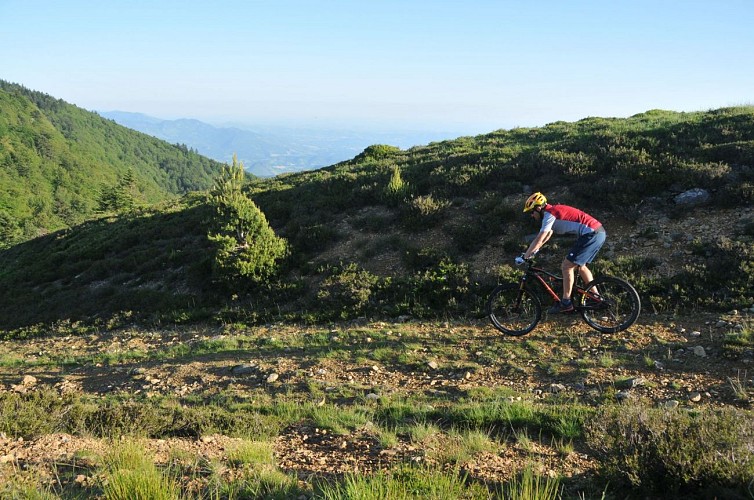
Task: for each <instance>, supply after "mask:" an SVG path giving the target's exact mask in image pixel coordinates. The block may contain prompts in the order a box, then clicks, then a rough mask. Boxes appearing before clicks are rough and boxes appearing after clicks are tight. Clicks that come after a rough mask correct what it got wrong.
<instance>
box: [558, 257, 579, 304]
mask: <svg viewBox="0 0 754 500" xmlns="http://www.w3.org/2000/svg"><path fill="white" fill-rule="evenodd" d="M577 267H579V265H578V264H574V263H573V262H571V261H570V260H568V257H566V258H565V259H563V264H562V265H561V266H560V270H561V271H562V272H563V294H562V295H561V297H562V298H563V299H566V300H569V299H570V298H571V290H573V283H574V282H575V281H576V268H577Z"/></svg>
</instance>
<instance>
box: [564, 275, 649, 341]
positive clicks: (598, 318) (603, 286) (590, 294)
mask: <svg viewBox="0 0 754 500" xmlns="http://www.w3.org/2000/svg"><path fill="white" fill-rule="evenodd" d="M579 306H580V307H579V310H580V311H581V316H582V317H583V318H584V321H586V322H587V324H588V325H589V326H591V327H592V328H594V329H595V330H597V331H600V332H602V333H616V332H621V331H623V330H625V329H626V328H628V327H630V326H631V325H633V324H634V323H635V322H636V320H637V319H638V318H639V313H640V312H641V300H640V299H639V294H638V293H637V292H636V290H635V289H634V287H633V286H631V284H630V283H628V282H627V281H624V280H622V279H620V278H615V277H612V276H600V277H598V278H596V279H594V280H592V281H591V282H590V283H588V284H587V285H586V286H585V287H584V291H583V292H582V293H581V298H580V304H579Z"/></svg>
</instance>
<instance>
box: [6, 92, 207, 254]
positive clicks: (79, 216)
mask: <svg viewBox="0 0 754 500" xmlns="http://www.w3.org/2000/svg"><path fill="white" fill-rule="evenodd" d="M219 170H220V164H219V163H218V162H215V161H212V160H209V159H207V158H204V157H202V156H200V155H198V154H196V153H195V152H193V151H190V150H189V149H188V148H186V147H185V146H180V145H170V144H167V143H165V142H163V141H159V140H157V139H154V138H152V137H150V136H147V135H145V134H141V133H138V132H135V131H132V130H129V129H127V128H125V127H122V126H120V125H117V124H116V123H114V122H113V121H111V120H105V119H103V118H101V117H100V116H98V115H97V114H95V113H91V112H89V111H85V110H83V109H81V108H78V107H76V106H74V105H72V104H68V103H66V102H65V101H62V100H60V99H55V98H54V97H51V96H49V95H47V94H44V93H41V92H37V91H33V90H29V89H26V88H24V87H22V86H20V85H16V84H12V83H8V82H5V81H2V80H0V246H8V245H10V244H12V243H14V242H20V241H23V240H26V239H29V238H33V237H36V236H39V235H41V234H45V233H48V232H50V231H54V230H57V229H61V228H65V227H71V226H73V225H76V224H78V223H81V222H83V221H85V220H87V219H89V218H91V217H92V216H93V215H94V214H95V213H96V212H97V211H98V210H100V209H102V210H103V211H105V212H107V211H109V210H111V209H113V208H115V209H118V208H123V207H121V206H118V205H119V204H120V205H126V208H128V207H132V206H138V205H147V204H152V203H155V202H157V201H160V200H165V199H167V198H169V197H173V196H175V195H179V194H183V193H187V192H190V191H195V190H203V189H207V188H208V187H209V186H210V185H211V183H212V178H213V177H214V176H215V175H216V174H217V173H218V172H219ZM117 195H119V196H121V198H122V199H120V200H118V199H114V197H117Z"/></svg>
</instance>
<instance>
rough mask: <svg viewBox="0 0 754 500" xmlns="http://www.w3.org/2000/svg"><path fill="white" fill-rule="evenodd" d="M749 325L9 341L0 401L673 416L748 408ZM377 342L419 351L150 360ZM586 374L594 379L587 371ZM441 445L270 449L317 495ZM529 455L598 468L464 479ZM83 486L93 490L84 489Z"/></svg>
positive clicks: (646, 319)
mask: <svg viewBox="0 0 754 500" xmlns="http://www.w3.org/2000/svg"><path fill="white" fill-rule="evenodd" d="M752 321H754V320H752V319H751V316H750V313H749V312H737V311H733V312H731V313H730V314H727V315H722V316H720V315H698V316H694V317H685V318H669V317H662V316H655V315H647V314H645V315H644V316H643V317H642V318H641V319H640V321H639V322H638V323H637V324H636V325H635V326H633V327H632V328H631V329H630V330H629V331H627V332H623V333H621V334H618V335H616V336H609V335H601V334H598V333H597V332H594V331H592V330H590V329H589V328H588V327H587V326H586V325H585V324H584V323H583V322H581V321H580V319H579V318H578V317H574V316H571V317H560V318H550V319H548V320H547V321H546V322H545V323H543V324H541V325H540V326H539V327H538V328H537V329H536V330H535V331H534V332H532V333H531V334H529V335H527V336H525V337H521V338H506V337H501V336H500V335H499V334H498V333H497V331H496V330H494V329H493V328H492V327H491V326H489V325H487V324H486V323H485V322H479V323H441V324H437V323H432V324H424V323H413V322H407V323H400V324H388V323H372V324H360V325H354V324H349V325H335V326H333V327H330V328H324V329H323V328H313V327H298V326H291V325H277V326H268V327H261V328H253V329H246V330H241V331H229V330H228V329H220V328H215V327H185V328H172V329H170V330H165V331H157V330H144V329H138V328H126V329H121V330H115V331H103V332H97V333H90V334H86V335H69V336H54V337H45V338H33V339H26V340H6V341H2V342H0V360H2V363H0V391H14V392H18V393H28V392H32V391H36V390H39V389H41V388H50V387H52V388H54V389H55V390H57V391H59V392H61V393H64V392H73V393H76V394H81V393H87V394H92V395H106V394H113V393H127V394H137V395H142V396H146V397H150V396H156V395H173V396H177V397H183V396H188V395H192V394H194V395H204V396H206V395H208V394H212V393H217V392H220V391H235V392H237V393H247V394H266V395H267V396H268V397H270V398H272V399H273V400H274V398H275V397H278V396H279V395H283V394H286V395H288V396H290V395H291V394H298V395H300V396H301V397H312V396H311V395H310V394H309V393H308V392H307V389H306V388H307V387H311V386H312V384H314V385H316V386H318V387H322V388H323V391H322V393H321V394H317V395H316V397H317V398H320V397H321V401H320V402H319V404H325V403H333V404H337V401H335V400H334V399H335V398H334V397H332V396H331V394H342V391H340V389H339V388H342V387H349V388H350V389H349V390H351V391H356V392H358V393H359V394H360V397H362V398H364V400H367V401H368V400H369V399H370V398H374V399H377V398H378V397H379V396H386V395H387V396H400V395H405V396H407V397H410V396H411V395H417V394H419V395H420V394H424V395H426V396H427V397H431V398H436V399H440V400H446V401H453V400H455V399H456V398H458V397H461V396H463V395H465V394H469V392H470V391H472V390H477V391H478V390H480V388H484V387H487V388H489V389H490V390H500V389H501V388H506V389H509V390H510V393H511V394H519V395H522V396H523V397H529V398H533V399H535V400H536V399H543V400H544V399H546V398H550V397H555V396H556V395H558V394H561V395H562V394H568V395H569V396H570V397H572V398H575V399H578V400H580V401H582V402H584V403H586V404H591V405H599V404H600V401H601V400H604V398H605V397H607V396H606V394H607V393H608V391H613V392H612V393H611V394H614V396H610V397H615V398H617V399H618V400H621V401H623V402H624V404H631V402H632V401H638V400H642V401H645V402H647V401H648V402H651V403H652V404H654V405H658V406H667V407H674V406H684V407H694V406H700V405H712V406H727V405H731V406H736V407H739V408H751V405H752V398H751V396H750V393H751V392H752V391H751V387H752V384H754V380H752V376H753V375H754V351H753V350H752V349H751V348H741V347H736V346H732V345H731V344H730V343H729V342H726V338H729V337H730V335H731V334H735V333H736V332H740V331H742V330H744V329H751V327H752ZM370 331H371V332H375V334H379V335H381V336H382V337H381V340H380V345H382V346H385V345H386V342H387V343H388V344H389V342H390V341H391V339H394V340H395V345H396V346H397V345H399V344H400V345H404V346H405V345H406V344H408V345H409V346H410V348H411V349H412V350H413V351H415V358H414V361H413V362H411V363H408V364H407V365H405V366H404V365H401V364H400V363H396V362H395V360H394V358H389V359H383V360H382V361H379V360H377V361H375V360H374V359H369V358H368V357H367V358H364V357H360V356H355V357H354V356H350V357H349V356H341V357H339V356H319V357H316V356H314V357H313V356H312V353H311V352H307V349H305V348H298V347H296V348H290V349H288V348H285V347H283V348H280V349H277V350H274V349H264V350H258V349H254V348H251V347H250V348H249V349H248V350H242V349H239V350H234V351H230V352H218V353H210V354H197V355H195V356H191V357H189V358H186V357H177V358H170V357H166V358H164V359H152V360H149V359H148V358H145V357H144V356H146V355H147V354H148V353H153V352H159V351H166V352H167V351H168V350H169V349H170V348H173V347H175V346H179V345H189V346H190V345H193V344H197V343H199V342H204V341H207V340H212V339H214V340H221V339H224V338H229V337H233V336H237V335H243V336H244V338H246V339H266V340H267V341H269V342H274V343H276V345H277V344H278V343H281V344H282V345H285V344H286V343H290V344H291V345H297V344H296V342H297V341H300V339H301V338H303V337H306V336H307V335H320V336H321V335H323V334H324V335H325V336H326V337H327V338H328V339H330V340H331V341H332V342H333V343H338V345H341V346H343V345H346V344H349V343H350V344H353V345H358V346H359V347H364V346H368V344H369V343H370V342H371V341H372V339H371V338H369V336H368V335H369V332H370ZM364 332H366V333H364ZM409 338H410V339H411V340H410V341H409V340H408V339H409ZM289 341H290V342H289ZM249 342H252V341H251V340H249ZM250 345H252V344H250ZM257 345H258V344H257ZM298 345H300V343H299V344H298ZM367 352H368V348H367ZM125 353H141V355H142V358H143V359H145V360H139V359H138V356H137V357H136V361H128V360H127V358H125V359H124V360H120V361H117V362H102V361H101V360H103V359H109V358H105V357H103V356H104V355H107V356H111V357H114V356H117V355H119V354H120V355H123V354H125ZM375 357H376V356H375ZM87 359H91V360H92V362H87V361H86V360H87ZM65 360H68V361H69V362H63V361H65ZM71 360H78V361H77V362H74V363H70V361H71ZM97 360H100V361H97ZM553 360H558V361H557V363H555V362H554V361H553ZM585 360H586V361H585ZM585 363H586V364H588V366H589V369H588V370H584V369H583V367H584V366H585ZM512 397H513V396H512ZM238 441H239V440H238V439H235V438H230V437H226V436H217V435H216V436H199V437H196V438H175V439H159V440H150V441H146V442H145V446H147V447H148V448H149V449H150V450H151V452H152V453H154V454H155V457H156V460H157V461H160V460H166V459H167V457H168V454H169V451H170V450H175V449H182V450H185V451H187V452H189V453H191V454H194V455H197V456H201V457H204V458H206V459H207V460H215V459H217V460H222V459H223V457H226V456H227V452H228V450H229V449H230V448H232V447H233V446H234V444H237V443H238ZM435 445H436V443H435ZM435 445H433V444H432V443H429V444H425V445H418V444H417V443H416V442H412V441H411V440H410V439H404V438H399V439H398V440H397V442H395V443H394V444H392V445H389V446H386V445H382V444H380V440H379V439H378V437H377V434H376V433H375V432H374V429H373V428H371V427H370V426H365V427H363V428H360V429H357V430H355V431H354V432H351V433H350V434H345V435H344V434H339V433H333V432H331V431H327V430H325V429H318V428H315V427H314V426H313V425H312V424H311V423H309V422H301V423H299V424H297V425H294V426H291V427H289V428H287V429H285V430H284V431H283V432H282V433H280V435H279V436H278V437H277V439H276V440H275V444H274V447H275V448H274V449H275V458H276V463H277V464H278V466H279V467H280V468H281V469H282V470H284V471H288V472H293V473H295V474H297V475H298V477H299V478H300V479H301V480H302V481H307V480H308V479H310V478H311V477H312V476H315V475H320V476H321V475H332V474H336V475H337V474H342V473H345V472H369V471H374V470H378V469H384V468H388V467H390V465H391V464H395V463H397V462H399V461H400V462H402V461H414V462H421V461H430V462H431V461H432V457H433V456H434V455H433V450H432V449H431V448H432V447H433V446H435ZM108 446H110V443H108V442H107V441H106V440H99V439H94V438H91V437H83V436H72V435H67V434H53V435H44V436H32V437H29V438H27V439H22V438H18V437H13V438H12V437H10V436H7V435H5V434H0V467H8V466H13V467H24V468H36V467H39V468H43V467H44V466H49V464H54V463H70V461H71V460H74V458H73V457H75V456H77V455H80V454H81V453H82V452H83V451H84V450H85V451H86V452H89V453H101V452H103V451H104V450H105V449H107V447H108ZM434 451H436V450H434ZM532 454H535V455H536V456H537V463H539V464H540V467H542V468H543V472H549V473H550V474H564V475H566V476H569V477H584V478H588V477H589V476H590V475H591V474H592V473H593V472H594V470H595V468H596V465H597V464H596V462H595V461H594V458H593V457H591V456H590V455H589V454H588V453H587V452H586V451H585V450H579V449H578V448H577V449H575V450H573V451H572V452H571V453H568V454H565V455H564V454H563V453H560V452H559V451H558V450H557V449H556V446H555V445H554V444H548V443H540V442H537V441H536V440H532V441H531V442H528V443H524V444H519V445H513V446H510V447H505V448H504V450H503V451H498V452H495V453H491V452H482V453H479V454H477V455H475V456H474V457H473V459H470V460H468V461H466V462H465V463H464V465H463V467H464V468H465V470H466V471H467V472H468V473H469V474H470V475H471V477H474V478H477V479H479V480H484V481H489V482H493V483H499V482H502V481H505V480H506V479H508V478H510V477H511V476H512V474H513V473H514V471H517V470H520V469H521V467H523V465H524V464H527V463H530V462H531V457H532ZM77 480H78V481H82V482H86V481H87V480H88V479H87V477H86V475H83V476H81V477H79V478H78V479H77Z"/></svg>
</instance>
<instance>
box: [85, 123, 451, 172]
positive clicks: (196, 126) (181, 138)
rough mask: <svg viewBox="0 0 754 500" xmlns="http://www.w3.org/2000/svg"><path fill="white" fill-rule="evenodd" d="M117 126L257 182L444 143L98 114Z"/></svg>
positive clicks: (427, 137) (436, 136) (424, 137)
mask: <svg viewBox="0 0 754 500" xmlns="http://www.w3.org/2000/svg"><path fill="white" fill-rule="evenodd" d="M99 114H100V115H101V116H103V117H105V118H109V119H111V120H113V121H115V122H116V123H119V124H120V125H123V126H125V127H129V128H132V129H134V130H138V131H139V132H143V133H145V134H149V135H151V136H154V137H157V138H158V139H162V140H165V141H167V142H170V143H173V144H184V145H186V146H187V147H189V148H191V149H195V150H196V151H197V152H199V153H200V154H202V155H204V156H207V157H209V158H212V159H214V160H217V161H220V162H223V163H230V161H231V159H232V158H233V155H234V154H236V155H237V156H238V159H239V160H240V161H241V162H243V164H244V166H245V167H246V170H247V171H249V172H250V173H252V174H254V175H256V176H259V177H271V176H274V175H277V174H281V173H286V172H298V171H302V170H314V169H317V168H321V167H326V166H330V165H334V164H336V163H339V162H341V161H345V160H350V159H351V158H353V157H354V156H356V155H357V154H359V153H360V152H362V151H363V150H364V149H365V148H366V147H368V146H371V145H373V144H390V145H392V146H397V147H400V148H406V147H411V146H418V145H424V144H428V143H430V142H432V141H438V140H444V139H447V138H449V137H450V134H449V133H448V134H444V133H442V132H422V131H417V132H410V131H408V132H394V133H384V132H368V131H354V130H343V129H314V128H287V127H277V126H261V125H260V126H244V127H241V126H233V127H216V126H213V125H210V124H208V123H204V122H201V121H199V120H193V119H179V120H162V119H159V118H155V117H152V116H148V115H144V114H141V113H129V112H124V111H108V112H100V113H99Z"/></svg>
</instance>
